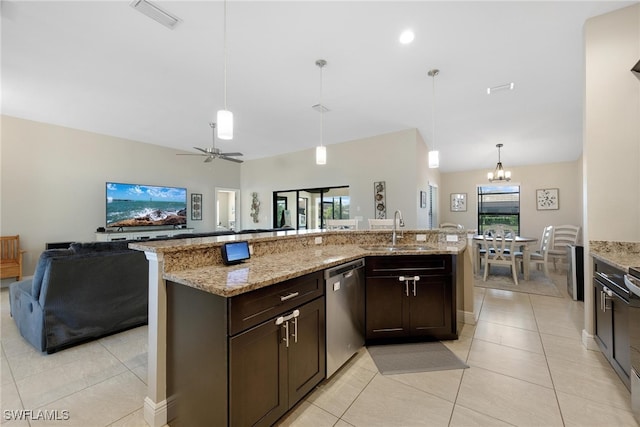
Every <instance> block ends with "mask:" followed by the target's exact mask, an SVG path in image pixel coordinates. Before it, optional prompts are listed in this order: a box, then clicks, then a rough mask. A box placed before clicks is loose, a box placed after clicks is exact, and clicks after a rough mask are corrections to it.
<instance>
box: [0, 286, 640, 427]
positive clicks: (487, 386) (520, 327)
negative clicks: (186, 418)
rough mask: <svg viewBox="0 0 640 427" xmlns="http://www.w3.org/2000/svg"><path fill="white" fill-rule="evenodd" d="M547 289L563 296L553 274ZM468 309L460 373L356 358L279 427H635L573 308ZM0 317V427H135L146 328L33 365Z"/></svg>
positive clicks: (540, 300) (507, 295)
mask: <svg viewBox="0 0 640 427" xmlns="http://www.w3.org/2000/svg"><path fill="white" fill-rule="evenodd" d="M554 281H556V283H557V284H558V287H559V288H560V289H561V290H563V289H564V287H565V282H564V276H562V275H554ZM563 293H565V294H566V292H563ZM475 300H476V305H477V307H479V311H480V317H479V321H478V324H477V325H476V326H469V325H465V327H464V329H463V331H462V335H461V337H460V339H459V340H457V341H449V342H445V344H446V345H447V347H449V348H450V349H451V350H452V351H453V352H454V353H455V354H456V355H457V356H458V357H460V358H461V359H462V360H464V361H466V363H467V364H468V365H469V366H470V368H469V369H464V370H450V371H438V372H426V373H416V374H402V375H381V374H379V373H378V371H377V369H376V367H375V364H374V363H373V361H372V360H371V358H370V357H369V355H368V353H367V351H366V350H364V349H363V350H361V351H360V352H359V353H358V354H357V355H356V356H355V357H354V358H352V359H351V360H350V361H349V362H348V363H347V364H346V365H345V366H344V367H343V368H342V369H341V370H340V371H339V372H338V373H336V374H335V375H334V376H333V377H332V378H331V379H330V380H328V381H325V382H323V383H322V384H320V385H319V386H318V387H317V388H316V390H314V391H313V392H312V393H310V394H309V396H307V398H306V399H304V400H303V401H302V402H301V403H300V404H298V405H297V406H296V407H295V408H294V410H293V411H292V412H291V413H290V414H289V415H288V416H287V417H286V418H285V419H283V420H281V422H280V425H282V426H314V427H316V426H319V427H320V426H338V427H340V426H422V425H425V426H556V425H557V426H562V425H564V426H637V425H638V424H637V423H636V422H635V420H634V418H633V416H632V414H631V408H630V404H629V392H628V391H627V389H626V388H625V387H624V385H623V384H622V382H621V381H620V379H619V378H618V377H617V376H616V374H615V372H614V371H613V369H612V368H611V366H610V365H609V364H608V362H607V361H606V359H605V358H604V357H603V356H602V354H600V353H599V352H595V351H589V350H586V349H585V348H584V347H583V346H582V343H581V340H580V337H581V331H582V327H583V326H582V325H583V314H582V313H583V304H582V302H575V301H572V300H571V299H569V298H568V297H567V296H566V295H565V297H564V298H554V297H546V296H538V295H530V294H523V293H516V292H510V291H501V290H495V289H484V288H476V290H475ZM8 307H9V304H8V291H7V289H2V291H1V292H0V310H1V313H0V334H1V336H0V346H1V348H0V350H1V351H0V374H1V380H2V382H1V389H0V392H1V393H0V408H2V414H1V419H0V423H1V424H2V425H3V426H4V425H6V426H49V425H51V426H65V427H66V426H83V427H94V426H95V427H106V426H113V427H115V426H118V427H120V426H122V427H124V426H129V427H133V426H135V427H138V426H139V427H146V423H145V422H144V419H143V416H142V402H143V399H144V396H145V395H146V365H147V361H146V354H147V353H146V337H147V328H146V327H141V328H136V329H133V330H130V331H127V332H123V333H120V334H117V335H113V336H110V337H107V338H103V339H100V340H97V341H93V342H91V343H87V344H84V345H81V346H77V347H73V348H71V349H67V350H64V351H61V352H59V353H55V354H52V355H42V354H40V353H39V352H37V351H35V350H34V349H33V348H32V347H31V346H30V345H28V344H27V343H26V342H24V341H23V339H22V337H21V336H20V334H19V333H18V331H17V329H16V327H15V324H14V323H13V320H12V319H11V318H10V316H9V308H8ZM13 409H31V410H34V411H35V410H39V409H48V410H58V411H63V410H66V411H68V414H69V420H67V421H51V422H45V421H31V422H30V423H29V422H27V421H16V420H7V419H6V418H7V417H6V412H5V410H13ZM194 427H200V426H194ZM202 427H206V426H202Z"/></svg>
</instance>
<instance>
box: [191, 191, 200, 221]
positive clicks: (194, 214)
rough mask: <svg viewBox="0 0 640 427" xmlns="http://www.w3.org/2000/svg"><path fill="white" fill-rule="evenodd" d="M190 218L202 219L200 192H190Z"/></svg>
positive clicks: (193, 219)
mask: <svg viewBox="0 0 640 427" xmlns="http://www.w3.org/2000/svg"><path fill="white" fill-rule="evenodd" d="M191 220H192V221H202V194H199V193H192V194H191Z"/></svg>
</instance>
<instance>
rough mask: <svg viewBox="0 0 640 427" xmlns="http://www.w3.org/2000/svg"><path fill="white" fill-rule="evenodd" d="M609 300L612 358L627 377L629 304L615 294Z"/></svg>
mask: <svg viewBox="0 0 640 427" xmlns="http://www.w3.org/2000/svg"><path fill="white" fill-rule="evenodd" d="M611 302H612V303H613V355H612V358H613V360H614V361H615V363H617V365H618V366H619V367H620V369H621V370H622V372H623V373H624V374H625V376H626V377H627V379H628V378H629V374H630V372H631V356H630V353H629V305H628V304H627V302H626V301H624V300H622V299H621V298H619V297H618V296H615V294H614V297H613V299H612V301H611ZM627 382H628V381H627ZM627 386H629V384H627Z"/></svg>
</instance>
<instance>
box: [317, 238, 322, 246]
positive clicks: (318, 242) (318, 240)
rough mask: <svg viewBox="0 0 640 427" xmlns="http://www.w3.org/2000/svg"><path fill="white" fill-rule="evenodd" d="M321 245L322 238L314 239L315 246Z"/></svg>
mask: <svg viewBox="0 0 640 427" xmlns="http://www.w3.org/2000/svg"><path fill="white" fill-rule="evenodd" d="M321 244H322V237H316V245H321Z"/></svg>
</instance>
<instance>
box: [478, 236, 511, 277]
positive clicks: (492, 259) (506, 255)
mask: <svg viewBox="0 0 640 427" xmlns="http://www.w3.org/2000/svg"><path fill="white" fill-rule="evenodd" d="M515 237H516V235H515V233H514V232H513V230H512V229H511V228H509V227H505V226H496V227H493V228H489V229H487V230H485V232H484V234H483V239H482V245H483V249H484V250H485V253H484V276H483V278H482V280H483V281H484V282H486V281H487V276H488V275H489V270H490V268H491V265H506V266H509V267H510V268H511V274H512V275H513V281H514V283H515V284H516V285H517V284H518V268H517V265H516V257H515V251H514V248H515V244H516V240H515Z"/></svg>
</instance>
